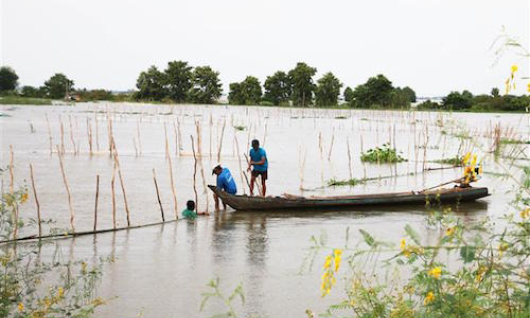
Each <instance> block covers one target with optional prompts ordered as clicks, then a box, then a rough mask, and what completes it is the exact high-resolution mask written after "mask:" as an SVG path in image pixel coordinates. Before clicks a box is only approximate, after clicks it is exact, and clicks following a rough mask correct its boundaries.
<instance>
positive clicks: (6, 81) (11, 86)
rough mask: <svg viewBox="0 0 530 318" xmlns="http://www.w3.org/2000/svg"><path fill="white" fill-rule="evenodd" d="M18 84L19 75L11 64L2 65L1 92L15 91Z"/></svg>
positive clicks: (0, 70)
mask: <svg viewBox="0 0 530 318" xmlns="http://www.w3.org/2000/svg"><path fill="white" fill-rule="evenodd" d="M17 85H18V75H17V73H16V72H15V70H13V69H12V68H10V67H9V66H2V67H0V93H3V92H6V91H14V90H15V89H16V88H17Z"/></svg>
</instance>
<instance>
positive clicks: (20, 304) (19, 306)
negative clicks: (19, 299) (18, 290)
mask: <svg viewBox="0 0 530 318" xmlns="http://www.w3.org/2000/svg"><path fill="white" fill-rule="evenodd" d="M18 311H20V312H23V311H24V304H23V303H18Z"/></svg>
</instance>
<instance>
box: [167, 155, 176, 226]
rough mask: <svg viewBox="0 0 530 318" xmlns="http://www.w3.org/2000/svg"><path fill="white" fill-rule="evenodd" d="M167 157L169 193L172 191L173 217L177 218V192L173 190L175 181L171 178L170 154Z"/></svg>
mask: <svg viewBox="0 0 530 318" xmlns="http://www.w3.org/2000/svg"><path fill="white" fill-rule="evenodd" d="M167 159H168V162H167V164H168V167H169V181H170V185H171V193H173V205H174V209H175V219H177V220H178V218H179V214H178V206H177V192H176V190H175V181H174V180H173V164H172V162H171V156H167Z"/></svg>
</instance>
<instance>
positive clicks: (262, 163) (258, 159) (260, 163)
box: [247, 139, 269, 196]
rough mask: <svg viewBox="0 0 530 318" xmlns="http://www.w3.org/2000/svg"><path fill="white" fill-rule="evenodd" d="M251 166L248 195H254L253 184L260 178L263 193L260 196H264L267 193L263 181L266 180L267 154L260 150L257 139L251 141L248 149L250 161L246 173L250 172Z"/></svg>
mask: <svg viewBox="0 0 530 318" xmlns="http://www.w3.org/2000/svg"><path fill="white" fill-rule="evenodd" d="M252 166H253V167H254V169H252V176H251V178H250V195H254V183H255V182H256V178H257V177H258V176H261V186H262V188H263V192H262V193H261V194H262V195H263V196H265V193H266V191H267V185H266V184H265V181H266V180H267V170H268V168H269V162H268V160H267V153H266V152H265V149H263V148H260V146H259V141H258V140H257V139H254V140H252V149H250V161H249V163H248V169H247V171H250V167H252Z"/></svg>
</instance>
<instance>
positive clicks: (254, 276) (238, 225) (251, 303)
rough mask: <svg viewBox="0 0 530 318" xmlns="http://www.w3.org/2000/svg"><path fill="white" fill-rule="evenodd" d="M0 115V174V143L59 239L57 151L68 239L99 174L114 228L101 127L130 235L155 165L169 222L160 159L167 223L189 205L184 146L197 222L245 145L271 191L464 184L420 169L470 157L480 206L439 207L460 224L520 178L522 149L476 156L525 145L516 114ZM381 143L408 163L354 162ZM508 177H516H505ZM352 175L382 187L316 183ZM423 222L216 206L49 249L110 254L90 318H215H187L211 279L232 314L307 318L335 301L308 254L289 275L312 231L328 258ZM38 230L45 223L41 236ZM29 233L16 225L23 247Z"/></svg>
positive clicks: (237, 172) (387, 212) (114, 107)
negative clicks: (308, 264) (192, 216)
mask: <svg viewBox="0 0 530 318" xmlns="http://www.w3.org/2000/svg"><path fill="white" fill-rule="evenodd" d="M0 113H2V114H3V116H2V117H0V124H1V159H2V162H1V166H2V167H6V166H7V165H9V164H10V160H11V158H10V145H12V146H13V154H14V161H13V165H14V183H15V185H16V186H28V187H29V188H30V189H31V181H30V180H31V179H30V174H29V164H30V163H31V164H32V165H33V167H34V177H35V182H36V188H37V193H38V198H39V201H40V205H41V213H42V217H43V218H46V219H48V218H53V219H54V220H55V221H56V224H55V225H53V227H55V228H61V229H69V227H70V209H69V205H68V197H67V193H66V188H65V185H64V182H63V178H62V175H61V170H60V165H59V159H58V155H57V147H59V149H62V148H63V147H64V150H65V151H64V169H65V175H66V179H67V182H68V185H69V188H70V191H71V195H72V203H73V206H72V208H73V211H74V213H75V229H76V231H86V230H90V229H92V227H93V220H94V201H95V190H96V175H99V176H100V185H99V186H100V192H99V205H98V224H97V227H98V229H108V228H112V226H113V222H112V210H113V208H112V192H111V180H112V176H113V168H114V161H113V159H112V157H111V156H110V155H109V151H108V149H109V139H110V138H109V135H110V134H109V126H112V136H113V138H114V141H115V144H116V148H117V151H118V153H119V161H120V172H121V174H122V177H123V185H124V188H125V193H126V199H127V204H128V208H129V213H130V220H131V225H141V224H149V223H155V222H160V218H161V217H160V208H159V205H158V201H157V195H156V189H155V186H154V182H153V169H155V171H156V178H157V182H158V186H159V189H160V196H161V201H162V204H163V208H164V212H165V216H166V219H173V218H174V217H175V205H174V199H173V192H172V190H171V180H170V172H169V171H170V170H169V167H170V163H169V161H168V160H167V159H166V157H167V156H166V152H168V153H169V155H170V156H171V169H172V172H173V177H174V184H175V192H176V199H177V208H176V211H177V212H178V213H179V214H180V212H181V211H182V210H183V209H184V207H185V202H186V201H187V200H189V199H194V196H195V195H194V191H193V186H194V182H193V170H194V157H193V151H192V147H191V143H192V138H193V140H194V143H195V145H196V147H197V143H199V146H200V149H197V148H196V151H197V152H198V153H199V154H200V156H199V164H198V167H197V169H198V170H197V174H196V188H197V192H198V196H199V199H198V203H199V210H200V211H204V210H209V211H210V212H213V200H212V198H211V194H210V193H209V192H207V191H206V189H205V187H204V185H205V184H214V183H215V179H214V177H213V176H211V173H210V171H211V169H212V167H213V166H215V165H216V164H217V163H219V162H220V163H221V164H222V165H223V166H226V167H228V168H229V169H230V170H231V171H232V173H233V175H234V177H235V178H236V180H237V185H238V192H239V193H244V192H246V193H248V190H247V189H246V186H244V184H245V181H244V179H243V177H242V175H241V169H240V167H243V169H245V168H246V164H245V163H244V162H245V159H244V157H243V155H242V154H243V153H246V152H248V148H249V143H250V140H252V139H254V138H257V139H259V140H260V141H261V142H262V145H263V147H264V148H265V149H266V151H267V154H268V159H269V180H268V183H267V185H268V194H271V195H281V194H282V193H291V194H301V195H306V196H310V195H335V194H345V193H355V194H362V193H379V192H393V191H409V190H421V189H424V188H427V187H430V186H434V185H437V184H440V183H442V182H444V181H448V180H452V179H455V178H457V177H459V176H460V175H461V174H462V171H461V169H443V170H432V171H423V170H424V168H439V167H440V166H441V165H440V164H436V163H433V162H431V161H432V160H436V159H442V158H452V157H455V156H456V154H457V153H460V154H463V153H465V152H467V151H474V152H476V153H478V155H479V158H481V159H483V165H484V171H485V173H484V176H483V178H482V179H481V180H480V181H479V182H478V183H477V186H486V187H488V188H489V190H490V193H491V194H492V195H491V196H489V197H487V198H484V199H481V200H479V201H477V202H474V203H466V204H461V205H460V206H455V207H453V209H454V210H455V211H456V212H457V213H458V215H459V216H461V217H462V218H463V220H464V222H469V223H471V222H474V221H476V220H479V219H481V218H483V217H486V216H490V217H493V218H498V217H501V216H502V215H504V214H506V213H508V212H510V211H511V210H510V209H511V208H510V205H509V202H510V201H511V200H512V199H513V193H507V192H509V191H511V190H513V188H514V186H516V183H517V182H518V181H520V178H521V173H520V170H521V169H520V167H522V166H528V160H529V159H528V155H529V153H528V146H527V145H512V144H510V145H506V146H504V147H503V148H502V153H501V158H500V159H499V160H498V161H497V162H496V161H495V160H494V158H493V155H492V154H491V153H489V152H490V150H491V149H492V145H493V142H494V140H493V131H494V129H495V127H496V126H497V125H500V127H501V129H502V131H503V134H504V135H503V138H506V139H517V140H523V141H528V140H530V138H529V134H530V122H529V121H530V116H529V115H526V114H464V113H458V114H445V113H444V114H441V113H429V112H391V111H366V110H355V111H350V110H316V109H308V110H307V109H305V110H303V109H289V108H263V107H226V106H195V105H194V106H192V105H179V106H166V105H138V104H108V105H107V104H78V105H77V106H75V107H73V106H50V107H46V106H39V107H37V106H20V107H18V106H17V107H15V106H13V107H10V106H3V107H0ZM48 122H49V128H48ZM61 123H62V126H63V132H64V134H63V137H62V138H61ZM96 123H97V124H96ZM197 127H198V128H197ZM223 127H224V128H223ZM49 130H50V131H49ZM89 131H90V134H91V139H92V152H91V151H90V142H89V140H90V138H89ZM198 131H199V132H200V135H201V136H200V142H199V140H198V138H197V137H198V136H197V132H198ZM50 132H51V133H50ZM166 135H167V138H166ZM467 135H469V136H470V138H468V137H467ZM166 140H167V141H166ZM383 143H390V144H391V145H392V146H393V147H394V146H395V147H396V149H398V150H399V151H400V152H401V155H402V156H403V157H405V158H406V159H408V161H406V162H402V163H399V164H395V165H376V164H363V163H361V161H360V153H361V152H362V151H366V150H368V149H370V148H374V147H377V146H381V145H382V144H383ZM166 144H167V146H166ZM348 145H349V152H348ZM238 148H239V151H238ZM50 149H51V150H52V153H50V152H51V151H50ZM166 149H167V150H166ZM348 153H350V155H348ZM238 154H239V155H238ZM350 157H351V162H350V159H349V158H350ZM502 157H505V158H504V159H503V158H502ZM201 164H202V167H203V168H202V169H201ZM350 167H351V169H350ZM506 173H512V174H514V175H515V177H514V178H513V179H512V178H508V177H506V176H504V174H506ZM203 176H204V177H203ZM350 177H353V178H357V179H361V178H374V177H381V178H380V179H378V180H372V181H368V182H366V183H365V184H362V185H357V186H355V187H328V186H326V184H327V182H328V180H330V179H336V180H346V179H350ZM2 182H3V183H2V184H3V189H4V190H3V191H6V190H5V189H7V188H8V187H9V185H10V182H11V181H10V176H9V174H8V173H3V175H2ZM115 193H116V195H115V200H116V201H115V202H116V225H117V227H124V226H126V225H127V222H126V210H125V205H124V200H123V194H122V189H121V185H120V181H119V176H118V173H117V172H115ZM31 194H32V192H31ZM21 215H22V217H24V218H30V217H33V218H34V217H35V203H34V201H33V196H32V195H30V200H29V201H28V202H27V203H26V204H25V205H23V206H22V209H21ZM425 215H426V209H425V207H422V206H416V207H403V206H396V207H378V208H369V209H352V210H351V211H344V210H342V211H327V212H318V211H308V212H302V211H286V212H285V211H284V212H267V213H265V212H255V213H245V212H234V211H233V210H232V209H228V211H226V212H218V213H212V214H211V215H210V216H206V217H200V218H199V219H198V220H197V221H196V222H190V221H186V220H179V221H177V222H173V223H168V224H165V225H158V226H152V227H146V228H141V229H132V230H127V231H120V232H115V233H104V234H98V235H95V236H92V235H90V236H82V237H78V238H75V239H68V240H61V241H60V243H59V244H60V246H61V249H62V250H63V253H64V254H65V255H69V256H70V257H72V258H75V259H86V258H88V259H90V258H97V257H99V256H108V255H111V256H114V257H115V259H116V260H115V262H114V263H111V264H108V265H106V266H105V270H104V276H103V280H102V283H101V285H100V287H99V288H98V291H97V292H98V295H100V296H102V297H104V298H113V297H115V296H117V298H113V299H112V300H111V301H109V303H108V304H107V305H106V306H103V307H101V308H100V309H98V311H97V316H98V317H117V316H120V317H136V316H138V315H143V316H144V317H202V316H205V317H206V316H209V315H212V314H215V313H221V312H223V307H222V305H221V304H219V303H216V302H215V301H214V302H212V303H208V304H207V305H206V307H205V309H204V311H203V312H199V307H200V303H201V300H202V297H201V293H202V292H206V291H208V289H207V287H206V284H207V283H208V281H209V280H210V279H213V278H215V277H218V278H219V279H220V282H221V289H222V290H223V291H225V292H226V293H227V294H228V293H230V292H231V291H232V289H233V288H235V287H236V286H237V284H239V283H241V284H242V285H243V289H244V291H245V296H246V301H247V302H246V304H245V306H242V307H241V306H240V307H239V312H241V313H242V314H243V315H242V316H244V315H250V314H254V315H260V316H264V317H304V315H305V314H304V312H305V310H306V309H308V308H310V309H312V310H314V311H317V312H318V311H322V310H324V309H325V308H327V306H328V305H329V304H331V303H333V300H337V299H339V298H340V289H337V293H335V294H334V293H332V294H331V295H330V296H331V297H326V298H325V299H322V298H321V297H320V290H319V287H320V276H321V266H322V263H323V257H322V256H319V258H317V259H316V260H315V263H314V267H313V269H312V270H308V269H307V268H305V269H303V267H304V266H303V264H304V258H305V256H306V255H308V252H309V248H310V246H311V245H312V243H311V242H310V238H311V237H312V236H316V237H319V236H321V235H324V236H326V237H327V239H328V245H329V246H343V245H344V242H345V238H346V231H347V229H348V231H349V244H350V246H355V245H356V244H358V243H359V241H360V236H359V235H358V229H361V228H362V229H364V230H366V231H368V232H370V233H372V234H373V235H374V236H376V237H377V238H379V239H381V240H385V241H390V242H396V244H397V243H398V242H399V239H400V238H401V237H403V235H404V230H403V228H404V226H405V225H406V224H410V225H412V226H413V227H414V228H416V229H417V230H418V232H420V233H421V234H422V236H423V237H425V238H426V239H427V240H428V239H429V238H430V237H432V238H433V239H434V238H435V237H436V236H437V235H438V233H439V232H438V230H435V229H430V228H429V227H428V226H427V224H426V222H425ZM48 231H49V228H48V227H46V228H45V231H44V232H45V233H47V232H48ZM35 232H36V230H35V229H28V230H25V232H23V233H21V235H22V236H24V235H31V234H35ZM325 252H326V253H327V252H329V251H325ZM43 253H46V249H44V250H43ZM49 253H51V251H49ZM302 269H303V270H302Z"/></svg>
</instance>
